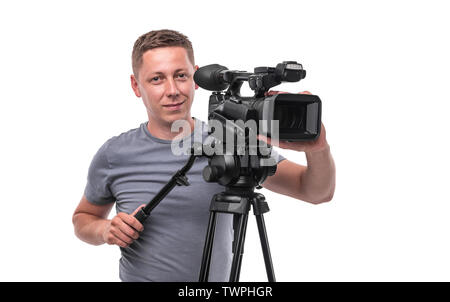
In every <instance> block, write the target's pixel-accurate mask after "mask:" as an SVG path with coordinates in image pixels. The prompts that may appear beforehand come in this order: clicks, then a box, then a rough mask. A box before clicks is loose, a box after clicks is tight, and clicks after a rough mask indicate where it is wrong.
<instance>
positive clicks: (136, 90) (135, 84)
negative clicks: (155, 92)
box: [130, 74, 141, 98]
mask: <svg viewBox="0 0 450 302" xmlns="http://www.w3.org/2000/svg"><path fill="white" fill-rule="evenodd" d="M130 80H131V88H132V89H133V91H134V94H135V95H136V96H137V97H138V98H140V97H141V91H140V90H139V83H138V81H137V79H136V78H135V76H134V74H132V75H131V76H130Z"/></svg>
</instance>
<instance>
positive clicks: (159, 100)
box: [73, 30, 335, 281]
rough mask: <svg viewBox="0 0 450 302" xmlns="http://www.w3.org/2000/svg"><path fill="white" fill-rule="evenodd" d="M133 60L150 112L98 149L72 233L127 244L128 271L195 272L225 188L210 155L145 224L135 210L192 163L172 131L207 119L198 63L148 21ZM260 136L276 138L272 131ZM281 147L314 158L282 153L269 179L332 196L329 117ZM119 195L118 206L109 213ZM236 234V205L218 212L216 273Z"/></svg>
mask: <svg viewBox="0 0 450 302" xmlns="http://www.w3.org/2000/svg"><path fill="white" fill-rule="evenodd" d="M132 65H133V75H131V87H132V89H133V91H134V93H135V95H136V96H137V97H139V98H142V100H143V103H144V105H145V107H146V109H147V115H148V122H147V123H143V124H141V126H140V127H139V128H137V129H132V130H130V131H128V132H125V133H122V134H121V135H119V136H116V137H113V138H111V139H110V140H108V141H107V142H106V143H105V144H104V145H103V146H102V147H101V148H100V149H99V151H98V152H97V154H96V155H95V156H94V158H93V160H92V163H91V166H90V168H89V173H88V182H87V185H86V189H85V192H84V195H83V197H82V199H81V201H80V203H79V205H78V207H77V209H76V210H75V213H74V214H73V224H74V228H75V233H76V235H77V236H78V237H79V238H80V239H81V240H83V241H85V242H88V243H90V244H94V245H100V244H103V243H108V244H112V245H118V246H119V247H120V248H121V252H122V257H121V259H120V278H121V280H122V281H196V280H197V279H198V273H199V268H200V262H201V256H202V250H203V243H204V239H205V234H206V226H207V223H208V217H209V204H210V201H211V198H212V196H213V195H214V194H215V193H218V192H222V191H223V189H224V187H222V186H220V185H219V184H216V183H206V182H205V181H204V180H203V179H202V176H201V171H202V169H203V167H204V166H205V165H206V158H203V157H201V158H199V159H198V160H196V162H195V164H194V165H193V167H192V168H191V170H190V171H189V172H188V174H187V177H188V178H189V182H190V183H191V185H190V186H182V187H176V188H175V189H174V190H172V191H171V193H170V194H168V195H167V196H166V198H165V199H164V200H163V201H162V202H161V203H160V204H159V205H158V206H157V207H156V208H155V209H154V210H153V212H152V213H151V216H150V218H149V219H148V220H147V221H146V222H145V223H144V225H142V224H141V223H140V222H139V221H138V220H136V219H135V218H134V214H135V213H136V212H137V211H138V210H139V208H140V206H142V205H143V204H145V203H146V202H148V201H149V200H151V199H152V198H153V197H154V195H155V194H156V193H157V192H158V191H159V190H160V189H161V188H162V187H163V186H164V185H165V184H166V183H167V182H168V181H169V179H170V177H171V176H172V175H173V173H174V172H176V171H177V170H178V169H180V168H181V167H182V166H184V164H185V163H186V160H187V155H186V156H175V155H174V154H173V153H172V152H171V151H170V150H171V149H170V146H171V143H172V140H174V139H175V138H176V137H177V136H179V135H180V131H182V130H180V131H179V132H173V131H172V129H171V128H172V127H171V126H172V123H173V122H174V121H177V120H184V121H186V122H187V123H188V125H189V127H190V131H191V134H190V135H192V136H193V134H194V132H195V133H197V131H194V129H202V128H203V126H204V123H203V122H201V121H199V120H197V119H194V118H192V117H191V105H192V102H193V99H194V92H195V90H196V89H197V88H198V86H197V85H196V84H195V83H194V80H193V75H194V72H195V70H196V69H197V68H198V66H196V65H195V62H194V55H193V50H192V45H191V43H190V41H189V40H188V39H187V37H185V36H184V35H182V34H180V33H178V32H176V31H172V30H160V31H152V32H149V33H147V34H144V35H142V36H141V37H139V38H138V40H137V41H136V43H135V45H134V48H133V54H132ZM270 93H277V92H270ZM197 127H199V128H197ZM187 135H189V134H187ZM202 135H203V136H204V135H205V134H204V133H202ZM200 139H201V138H200ZM260 139H261V140H266V141H267V142H268V143H270V139H268V138H264V137H261V138H260ZM194 140H195V137H194ZM279 147H281V148H287V149H291V150H297V151H303V152H305V153H306V158H307V163H308V166H307V167H306V166H302V165H297V164H295V163H293V162H290V161H289V160H283V161H281V162H280V163H279V165H278V168H277V172H276V174H275V175H273V176H270V177H269V178H268V179H267V180H266V181H265V182H264V184H263V186H264V187H265V188H267V189H269V190H272V191H274V192H277V193H280V194H284V195H287V196H290V197H293V198H297V199H301V200H304V201H307V202H311V203H321V202H326V201H329V200H331V199H332V196H333V192H334V186H335V168H334V162H333V159H332V156H331V154H330V149H329V146H328V144H327V141H326V138H325V129H324V128H323V125H322V132H321V135H320V137H319V138H318V139H317V140H316V141H314V142H306V143H299V142H290V143H288V142H280V143H279ZM114 204H116V211H117V213H118V214H117V215H116V216H114V218H112V219H107V218H108V214H109V212H110V210H111V208H112V206H113V205H114ZM144 228H145V230H144ZM232 237H233V230H232V215H229V214H219V215H218V218H217V226H216V237H215V242H214V248H213V255H212V260H211V269H210V281H226V280H227V278H228V275H229V268H230V263H231V242H232Z"/></svg>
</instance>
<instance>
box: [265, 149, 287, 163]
mask: <svg viewBox="0 0 450 302" xmlns="http://www.w3.org/2000/svg"><path fill="white" fill-rule="evenodd" d="M284 159H286V158H285V157H284V156H283V155H281V154H279V153H278V152H277V151H276V150H275V148H273V147H272V148H271V153H270V157H269V158H264V159H262V161H261V162H262V164H263V165H264V166H274V165H277V164H279V163H280V162H281V161H282V160H284Z"/></svg>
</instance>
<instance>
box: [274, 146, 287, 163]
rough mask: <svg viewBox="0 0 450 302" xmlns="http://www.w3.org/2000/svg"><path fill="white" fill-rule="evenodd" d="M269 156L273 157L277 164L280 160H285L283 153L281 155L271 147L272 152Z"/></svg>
mask: <svg viewBox="0 0 450 302" xmlns="http://www.w3.org/2000/svg"><path fill="white" fill-rule="evenodd" d="M270 157H272V158H274V159H275V161H276V162H277V164H279V163H280V162H281V161H282V160H285V159H286V157H284V156H283V155H281V154H280V153H278V152H277V151H276V150H275V148H272V153H271V155H270Z"/></svg>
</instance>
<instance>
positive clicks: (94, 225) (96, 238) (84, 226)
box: [73, 213, 109, 245]
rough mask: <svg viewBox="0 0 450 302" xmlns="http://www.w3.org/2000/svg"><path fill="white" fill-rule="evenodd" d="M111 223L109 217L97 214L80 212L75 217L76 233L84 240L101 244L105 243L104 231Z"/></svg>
mask: <svg viewBox="0 0 450 302" xmlns="http://www.w3.org/2000/svg"><path fill="white" fill-rule="evenodd" d="M108 223H109V220H108V219H104V218H100V217H97V216H95V215H91V214H87V213H80V214H77V215H75V217H74V218H73V224H74V227H75V234H76V236H77V237H78V238H80V239H81V240H83V241H84V242H87V243H90V244H93V245H100V244H103V243H105V240H104V239H103V233H104V232H105V229H106V227H107V225H108Z"/></svg>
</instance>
